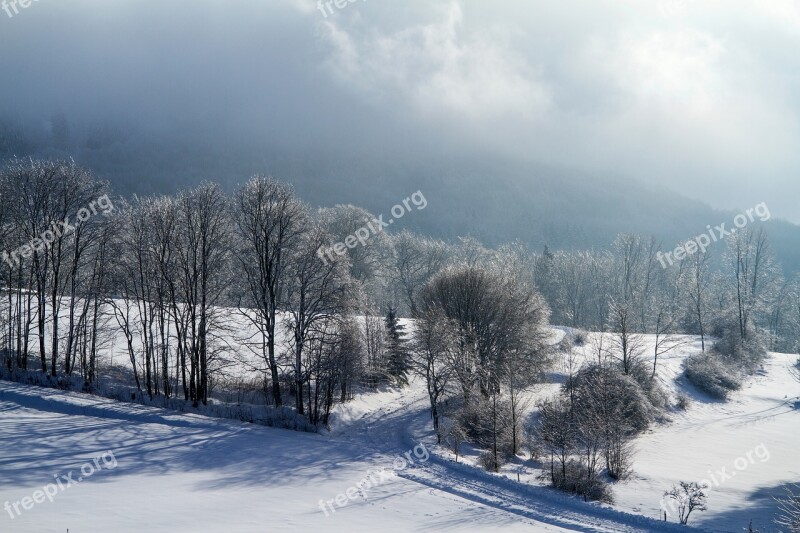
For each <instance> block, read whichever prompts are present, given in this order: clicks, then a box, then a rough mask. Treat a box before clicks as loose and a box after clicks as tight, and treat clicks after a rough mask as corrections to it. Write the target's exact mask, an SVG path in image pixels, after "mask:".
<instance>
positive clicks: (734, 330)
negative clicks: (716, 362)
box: [714, 322, 767, 372]
mask: <svg viewBox="0 0 800 533" xmlns="http://www.w3.org/2000/svg"><path fill="white" fill-rule="evenodd" d="M745 333H746V334H745V338H742V334H741V331H740V329H739V327H738V325H737V324H730V323H728V322H726V324H725V326H723V327H722V331H721V335H720V338H719V340H717V342H716V343H714V351H715V352H717V353H718V354H720V355H721V356H722V357H723V359H725V360H726V362H727V363H728V364H729V365H731V366H735V367H737V368H739V369H741V370H744V371H747V372H753V371H754V370H755V369H756V368H758V365H759V364H760V363H761V362H762V361H763V360H764V359H765V358H766V357H767V341H766V338H765V337H766V336H765V335H764V333H763V332H761V331H760V330H758V329H755V328H751V327H748V328H747V331H746V332H745Z"/></svg>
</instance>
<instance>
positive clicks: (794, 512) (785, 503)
mask: <svg viewBox="0 0 800 533" xmlns="http://www.w3.org/2000/svg"><path fill="white" fill-rule="evenodd" d="M798 489H800V487H798ZM786 492H787V495H786V497H785V498H783V499H781V500H778V502H779V504H780V507H781V515H780V516H779V517H778V518H777V520H775V523H777V524H778V525H779V526H781V527H784V528H786V530H787V531H789V532H790V533H800V492H794V491H792V490H787V491H786Z"/></svg>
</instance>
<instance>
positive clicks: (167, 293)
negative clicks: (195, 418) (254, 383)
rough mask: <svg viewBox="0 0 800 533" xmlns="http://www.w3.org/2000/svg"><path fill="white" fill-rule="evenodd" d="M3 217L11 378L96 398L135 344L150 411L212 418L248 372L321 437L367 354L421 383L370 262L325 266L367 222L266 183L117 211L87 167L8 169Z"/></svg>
mask: <svg viewBox="0 0 800 533" xmlns="http://www.w3.org/2000/svg"><path fill="white" fill-rule="evenodd" d="M0 202H2V205H0V217H2V220H0V228H2V232H1V233H0V247H2V249H3V250H5V253H4V254H3V259H4V261H3V262H2V265H0V268H2V283H3V289H4V291H3V292H4V298H3V300H4V304H5V305H4V310H3V313H2V322H3V324H2V331H3V333H2V337H0V342H2V349H3V355H4V358H3V359H4V361H3V363H4V365H5V367H6V368H7V369H8V370H10V371H13V370H16V369H21V370H29V365H30V364H31V361H33V360H35V359H33V355H34V354H36V355H38V359H39V361H40V365H41V370H42V371H43V372H46V373H48V374H49V375H52V376H56V375H59V376H67V377H70V378H71V377H74V376H76V375H77V376H82V377H83V379H84V382H85V386H86V387H87V388H91V387H92V386H93V385H94V384H95V382H96V379H97V371H98V359H99V354H100V353H101V350H102V349H103V348H104V347H108V346H109V345H110V344H111V343H112V340H113V339H114V337H115V336H117V335H118V334H119V336H120V337H122V338H124V347H125V350H126V351H127V355H128V357H129V358H130V363H131V364H130V370H131V373H132V376H131V381H132V382H133V383H134V384H135V386H136V388H137V389H138V390H140V391H142V392H144V393H146V394H147V395H149V396H150V397H154V396H164V397H167V398H170V397H173V396H183V398H184V399H185V400H187V401H191V402H193V403H194V404H195V405H197V404H198V403H201V402H202V403H207V402H208V398H209V393H210V391H211V389H212V387H213V385H214V381H215V379H216V378H218V377H220V376H222V375H223V374H224V371H225V369H226V367H228V366H230V365H231V364H233V363H235V362H240V363H244V364H247V365H249V366H250V368H251V369H252V370H256V371H259V372H260V373H261V374H262V375H263V377H264V384H265V388H266V390H267V391H268V397H269V400H270V402H271V403H272V404H274V405H276V406H281V405H283V404H284V402H285V396H286V395H287V394H290V395H291V396H292V397H293V399H294V406H295V409H296V411H297V413H298V414H300V415H307V416H308V417H309V418H310V419H311V421H312V422H314V423H317V422H326V421H327V416H328V414H329V412H330V409H331V406H332V404H333V403H334V402H335V401H336V400H339V399H342V400H344V399H346V398H348V397H349V395H350V394H351V391H350V388H351V386H352V384H353V383H355V382H357V381H358V380H360V379H361V378H362V376H363V375H364V374H365V373H366V370H367V368H366V365H365V363H366V359H367V357H366V354H367V353H369V354H371V361H370V365H371V366H370V371H371V372H372V373H373V376H374V377H375V379H376V381H375V383H374V384H377V382H379V381H381V380H384V381H386V380H396V381H397V382H399V383H402V382H404V381H405V380H406V379H407V373H408V362H407V358H408V355H407V353H406V350H405V344H404V341H405V336H404V334H403V332H402V330H403V326H402V325H401V324H400V322H399V320H398V318H397V314H396V313H395V311H394V310H390V312H389V316H388V318H387V319H386V324H385V325H384V324H380V327H379V328H374V327H373V326H374V325H375V324H374V321H373V320H372V318H373V313H372V311H375V310H376V309H377V308H378V307H379V306H380V305H382V304H383V303H384V302H381V301H378V300H376V299H375V298H371V297H368V296H366V294H367V288H368V287H369V283H373V282H375V279H376V276H374V275H371V274H370V272H369V268H370V264H369V260H367V259H364V260H362V259H361V258H359V257H354V259H351V257H350V256H348V255H343V256H339V255H333V256H331V257H330V258H328V259H326V260H322V259H321V258H320V256H319V254H318V251H319V250H321V249H325V248H327V247H330V246H331V245H332V244H333V243H334V241H335V234H334V233H333V232H334V231H336V230H337V229H341V228H344V227H347V223H348V222H350V220H349V219H348V216H349V214H350V213H351V211H352V209H353V208H350V207H342V208H336V209H331V210H326V211H325V212H323V213H315V212H314V211H313V210H311V209H310V208H309V207H308V206H307V205H305V204H304V203H302V202H301V201H300V200H299V199H298V198H297V197H296V196H295V194H294V193H293V191H292V189H291V188H290V187H289V186H288V185H286V184H284V183H281V182H278V181H276V180H274V179H271V178H267V177H262V176H256V177H254V178H252V179H251V180H250V181H249V182H248V183H247V184H245V185H244V186H243V187H241V188H240V189H238V190H237V191H236V192H235V193H234V194H233V195H232V196H227V195H226V194H224V193H223V191H222V190H221V189H220V188H219V187H218V186H216V185H214V184H203V185H200V186H199V187H196V188H194V189H191V190H187V191H183V192H181V193H179V194H177V195H173V196H158V197H148V198H133V199H131V200H130V201H126V200H122V199H119V200H116V202H115V203H112V201H111V199H110V197H109V190H108V185H107V184H106V183H104V182H101V181H98V180H96V179H95V178H94V177H93V176H92V175H91V173H90V172H88V171H86V170H85V169H82V168H80V167H78V166H77V165H75V164H74V163H73V162H63V161H30V160H28V161H23V160H15V161H12V162H11V163H10V164H9V165H8V166H7V167H6V168H5V169H4V171H3V173H2V175H0ZM366 251H367V252H368V253H371V252H372V250H371V249H367V250H366ZM355 255H356V254H353V256H355ZM381 259H384V257H383V256H381ZM404 275H410V273H409V272H405V274H404ZM359 277H361V279H359ZM409 282H410V281H409ZM397 292H398V293H399V292H400V291H397ZM382 294H383V293H382ZM368 311H369V312H368ZM359 314H367V315H368V316H369V318H368V319H367V320H365V321H362V320H358V319H356V318H355V317H356V316H357V315H359ZM241 324H245V325H246V328H244V329H245V331H244V332H242V328H241ZM237 325H238V327H237ZM242 352H249V353H252V354H253V355H255V356H256V357H255V358H248V357H243V354H242ZM237 358H241V359H242V361H237ZM254 360H255V361H256V362H255V363H254V362H253V361H254ZM258 361H260V362H261V363H260V364H258V363H257V362H258Z"/></svg>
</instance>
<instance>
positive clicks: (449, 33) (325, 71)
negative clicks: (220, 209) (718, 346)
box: [0, 0, 800, 222]
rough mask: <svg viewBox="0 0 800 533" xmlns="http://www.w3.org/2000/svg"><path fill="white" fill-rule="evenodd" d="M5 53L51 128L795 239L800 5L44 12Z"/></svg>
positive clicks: (10, 36) (52, 2)
mask: <svg viewBox="0 0 800 533" xmlns="http://www.w3.org/2000/svg"><path fill="white" fill-rule="evenodd" d="M323 10H324V11H325V13H324V14H323V13H322V11H323ZM12 13H13V8H12ZM0 46H1V47H2V54H0V80H2V81H0V96H2V99H0V113H1V114H4V115H9V114H13V115H18V116H20V117H21V118H22V119H23V120H25V121H26V123H29V124H41V127H42V128H43V129H44V128H46V127H47V126H46V125H47V120H48V119H49V117H50V116H52V114H53V113H54V112H63V113H65V114H66V115H67V116H68V118H69V119H70V121H72V122H74V123H80V122H81V121H83V122H87V123H89V122H93V121H111V122H114V123H125V124H127V125H129V126H131V127H133V128H136V129H137V130H139V131H154V132H156V131H169V132H172V133H181V134H184V135H186V136H191V137H196V138H199V139H203V140H214V139H221V140H225V141H229V142H239V141H241V140H243V139H247V140H248V141H249V142H254V143H256V144H258V143H264V144H265V145H270V146H277V147H285V148H287V149H291V150H294V151H303V150H307V151H311V152H313V151H319V152H325V151H336V152H342V153H353V154H357V153H361V152H362V151H365V150H369V151H374V150H380V151H383V152H386V153H390V152H396V153H399V154H403V157H414V155H415V152H420V153H437V152H442V153H448V154H458V153H460V152H462V151H463V153H475V152H476V151H485V152H486V153H491V154H494V155H500V156H504V157H508V158H514V159H530V160H532V161H536V162H542V163H547V164H552V165H556V166H563V167H568V168H576V169H580V170H581V171H587V172H589V173H595V174H600V173H602V174H604V175H608V174H614V175H622V176H630V177H634V178H638V179H641V180H652V181H654V182H658V183H662V184H665V185H667V186H669V187H670V188H673V189H675V190H678V191H680V192H682V193H684V194H686V195H687V196H691V197H693V198H698V199H702V200H705V201H707V202H709V203H711V204H712V205H714V206H716V207H725V208H734V207H740V208H748V207H751V206H754V205H756V204H758V203H760V202H762V201H766V202H767V203H768V204H769V206H770V208H771V211H772V213H773V215H774V216H780V217H784V218H788V219H790V220H793V221H795V222H800V202H798V197H800V179H799V177H800V176H798V170H800V128H798V117H800V53H798V51H799V50H800V1H798V0H758V1H756V0H753V1H745V0H719V1H706V0H702V1H701V0H608V1H604V0H591V1H586V0H552V1H548V2H542V1H532V0H503V1H500V0H491V1H489V0H480V1H478V0H460V1H457V0H410V1H409V0H404V1H402V2H400V1H389V0H366V1H365V0H356V1H355V2H353V3H346V4H345V6H344V7H343V8H337V7H336V6H335V4H333V3H332V4H331V10H328V9H326V8H325V7H324V6H323V8H322V9H320V6H319V5H318V3H317V2H316V1H315V0H258V1H256V0H253V1H249V2H245V1H230V0H226V1H224V2H223V1H205V0H191V1H190V0H169V1H167V0H160V1H152V0H131V1H121V0H116V1H115V0H102V1H101V0H97V1H94V2H90V1H86V0H83V1H69V2H64V1H59V0H38V1H35V2H33V3H32V4H31V5H30V7H27V8H24V9H23V8H20V9H19V12H18V13H17V14H14V16H13V17H8V16H7V14H6V12H4V11H0Z"/></svg>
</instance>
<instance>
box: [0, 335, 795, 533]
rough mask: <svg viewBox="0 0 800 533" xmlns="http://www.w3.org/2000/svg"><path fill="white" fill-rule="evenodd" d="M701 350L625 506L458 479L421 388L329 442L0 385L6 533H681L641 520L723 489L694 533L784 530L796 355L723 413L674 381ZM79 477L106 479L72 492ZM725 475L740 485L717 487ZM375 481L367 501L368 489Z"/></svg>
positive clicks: (416, 385)
mask: <svg viewBox="0 0 800 533" xmlns="http://www.w3.org/2000/svg"><path fill="white" fill-rule="evenodd" d="M698 349H699V347H698V346H696V344H695V343H694V341H693V340H691V342H690V343H689V344H687V345H686V346H684V347H682V348H680V349H678V350H676V351H675V352H674V353H672V354H670V355H667V356H666V357H663V364H662V366H661V367H660V373H659V375H660V376H661V378H662V380H663V382H664V384H665V387H667V388H668V389H669V391H670V393H671V394H676V393H677V392H678V391H683V392H684V393H686V394H688V395H690V396H691V397H692V398H693V401H692V403H691V406H690V407H689V409H688V410H686V411H684V412H681V411H674V412H670V413H669V416H670V418H671V420H670V421H669V422H666V423H663V424H660V425H656V426H654V427H653V428H652V430H651V431H650V432H649V433H647V434H646V435H644V436H642V437H641V438H640V439H638V440H637V442H636V449H637V453H636V456H635V462H634V470H635V473H634V475H633V476H632V478H631V479H630V480H628V481H626V482H623V483H618V484H616V485H614V487H613V492H614V496H615V500H616V502H615V505H614V507H613V508H610V507H608V506H601V505H597V504H585V503H583V502H582V501H579V500H578V499H575V498H572V497H569V496H565V495H562V494H559V493H556V492H554V491H552V490H550V489H548V488H546V487H545V486H544V483H545V482H543V481H540V480H538V479H536V475H537V469H536V468H534V467H533V466H532V465H531V464H530V463H529V462H527V461H524V460H522V459H521V460H520V461H518V462H516V463H512V464H510V465H507V466H506V467H505V469H504V472H503V473H502V474H501V475H493V474H488V473H486V472H484V471H482V470H480V469H478V468H477V467H474V466H471V465H470V464H469V463H471V462H474V459H475V457H474V455H470V454H467V457H466V458H465V459H464V460H462V461H461V462H460V463H459V464H456V463H455V462H453V460H452V458H451V457H450V456H449V454H448V452H447V451H446V450H443V449H441V448H437V447H436V446H435V445H434V442H435V439H434V438H433V435H432V432H431V428H430V421H429V418H428V416H427V398H426V395H425V392H424V385H423V383H421V382H420V381H414V382H413V383H412V386H411V387H410V388H407V389H404V390H392V389H386V390H382V391H380V392H377V393H365V394H361V395H359V396H358V397H357V398H356V399H355V400H354V401H352V402H350V403H348V404H346V405H342V406H339V407H337V409H336V412H335V415H334V421H333V428H332V431H331V432H330V433H326V434H324V435H310V434H302V433H295V432H289V431H284V430H277V429H271V428H265V427H260V426H254V425H249V424H245V423H239V422H230V421H224V420H218V419H209V418H205V417H201V416H198V415H192V414H176V413H173V412H169V411H165V410H161V409H157V408H151V407H142V406H138V405H130V404H121V403H117V402H114V401H111V400H106V399H100V398H97V397H89V396H84V395H80V394H74V393H62V392H57V391H51V390H45V389H39V388H34V387H29V386H24V385H18V384H12V383H7V382H0V449H2V450H3V454H2V456H0V505H4V504H5V503H6V502H8V503H9V506H8V508H6V509H4V510H2V512H1V513H0V531H2V532H6V531H9V532H64V531H67V530H69V531H71V532H73V533H75V532H95V531H96V532H107V531H115V532H116V531H119V532H126V531H198V532H202V531H209V532H211V531H214V532H217V531H231V532H233V531H236V532H239V531H307V530H320V531H375V530H381V531H431V530H444V531H497V530H525V531H563V530H572V531H575V530H577V531H658V530H665V531H673V530H674V531H678V530H682V529H684V528H681V527H680V526H677V525H668V524H665V523H663V522H657V521H655V520H649V519H647V518H645V517H653V518H656V517H658V514H659V505H660V500H661V495H662V493H663V491H664V490H666V489H667V488H669V487H670V486H671V485H672V484H673V483H676V482H677V481H679V480H697V481H699V480H701V479H703V478H709V476H710V475H712V474H714V475H715V478H716V479H717V480H720V483H719V484H718V486H715V487H714V488H713V489H712V490H711V492H710V496H709V501H708V507H709V509H708V511H707V512H705V513H700V514H696V515H693V516H692V524H693V525H695V526H700V527H702V528H703V529H707V530H713V531H741V530H742V528H745V527H746V526H747V525H748V523H749V521H750V520H751V519H752V520H753V524H754V526H760V527H762V531H763V530H764V529H767V530H774V527H773V526H772V525H771V523H770V521H771V518H772V516H774V514H775V511H776V505H775V503H774V501H773V499H772V497H773V496H775V495H778V494H780V492H781V489H782V487H784V486H786V485H787V484H789V483H791V482H797V481H800V460H798V458H797V443H798V442H800V411H798V410H795V409H793V398H794V397H796V396H797V395H798V393H800V384H798V383H797V382H795V381H793V380H792V378H791V377H790V376H789V373H788V372H787V369H788V367H789V365H790V364H791V362H792V361H793V360H795V357H794V356H790V355H782V354H773V355H772V356H771V357H770V359H769V360H768V361H767V362H766V363H765V365H764V368H763V370H762V371H761V372H760V373H759V374H758V375H757V376H755V377H754V378H753V379H752V380H750V381H749V382H748V383H747V385H746V386H745V388H744V389H743V390H742V391H740V392H738V393H736V394H734V395H733V397H732V399H731V401H729V402H727V403H719V402H713V401H710V400H707V399H704V398H703V396H702V395H701V394H699V393H697V392H696V391H693V390H692V389H691V387H690V386H688V385H687V384H685V383H681V382H677V383H676V382H675V380H674V378H675V376H677V375H678V374H679V373H680V364H681V361H682V359H683V358H684V357H685V356H686V355H688V354H691V353H694V352H695V351H697V350H698ZM585 351H586V353H585V354H583V355H585V356H587V357H591V353H590V351H591V347H589V346H587V347H586V348H585ZM556 388H557V385H555V384H552V385H544V386H541V387H539V388H537V390H536V391H534V395H536V396H541V395H546V394H550V393H552V392H553V391H554V390H556ZM421 444H422V445H424V448H423V447H421V446H420V445H421ZM748 455H749V458H748ZM101 456H102V457H101ZM404 457H405V458H404ZM96 458H97V460H96V461H94V462H93V459H96ZM743 461H744V462H746V463H747V464H746V466H744V467H743V468H741V469H739V467H742V466H743V465H744V463H743ZM465 463H466V464H465ZM405 464H409V466H407V467H404V468H401V467H403V465H405ZM87 465H88V466H87ZM82 467H83V469H84V473H88V472H89V471H90V470H95V471H94V472H93V473H91V475H87V476H85V479H82V480H81V481H80V482H78V483H74V484H72V485H71V486H69V487H67V485H68V484H69V483H68V481H66V480H65V478H66V477H69V473H70V471H72V472H73V475H72V480H73V482H76V481H78V479H79V478H82V477H84V476H83V475H82V474H81V468H82ZM723 468H725V469H726V472H727V473H732V472H733V473H735V475H733V477H730V478H729V479H725V480H721V476H720V475H719V474H715V473H716V472H719V471H720V470H722V469H723ZM381 469H384V473H383V475H380V474H379V473H378V471H380V470H381ZM370 474H372V476H371V478H370V480H371V481H370V485H371V487H369V488H368V489H366V490H365V492H366V497H364V496H363V495H362V494H359V493H358V491H357V489H356V486H357V485H358V484H359V483H361V486H362V487H365V485H364V484H363V480H364V479H365V478H366V477H368V476H370ZM393 474H394V475H393ZM517 474H519V476H520V479H521V480H522V482H521V483H518V482H517V481H516V478H517ZM54 476H58V479H56V478H55V477H54ZM726 477H727V476H726ZM58 481H61V485H60V486H59V485H58ZM40 491H41V492H40ZM51 495H52V496H51ZM350 496H352V497H350ZM337 497H338V499H339V502H344V505H343V506H340V505H339V504H338V503H337ZM51 499H52V501H50V500H51ZM35 500H38V501H35ZM15 504H17V505H16V508H15ZM331 508H333V509H335V510H336V511H335V512H331ZM12 516H14V518H12ZM312 528H313V529H312Z"/></svg>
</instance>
